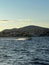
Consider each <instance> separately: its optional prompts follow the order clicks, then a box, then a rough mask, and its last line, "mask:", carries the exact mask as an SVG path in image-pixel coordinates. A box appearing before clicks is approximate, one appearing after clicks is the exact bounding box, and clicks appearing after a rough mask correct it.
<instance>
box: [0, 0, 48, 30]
mask: <svg viewBox="0 0 49 65" xmlns="http://www.w3.org/2000/svg"><path fill="white" fill-rule="evenodd" d="M2 20H3V21H2ZM5 20H6V21H5ZM7 20H9V21H7ZM25 25H26V26H27V25H38V26H43V27H49V0H0V30H3V29H5V28H13V27H23V26H25Z"/></svg>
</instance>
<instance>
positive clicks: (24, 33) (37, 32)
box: [0, 25, 49, 37]
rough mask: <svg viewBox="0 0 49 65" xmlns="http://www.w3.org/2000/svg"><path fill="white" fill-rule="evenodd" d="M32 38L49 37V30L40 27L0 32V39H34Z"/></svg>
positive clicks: (32, 26)
mask: <svg viewBox="0 0 49 65" xmlns="http://www.w3.org/2000/svg"><path fill="white" fill-rule="evenodd" d="M32 36H49V28H44V27H39V26H34V25H30V26H26V27H23V28H19V29H16V28H14V29H6V30H3V31H2V32H0V37H32Z"/></svg>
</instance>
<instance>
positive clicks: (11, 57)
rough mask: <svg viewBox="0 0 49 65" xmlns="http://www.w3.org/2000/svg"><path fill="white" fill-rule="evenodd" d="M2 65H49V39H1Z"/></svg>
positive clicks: (0, 61) (0, 60)
mask: <svg viewBox="0 0 49 65" xmlns="http://www.w3.org/2000/svg"><path fill="white" fill-rule="evenodd" d="M0 65H49V37H33V38H32V40H16V39H10V38H9V39H7V38H0Z"/></svg>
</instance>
